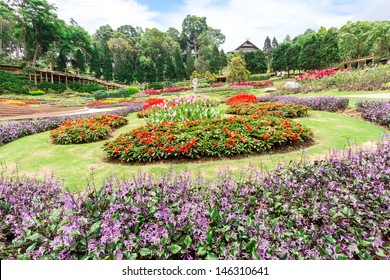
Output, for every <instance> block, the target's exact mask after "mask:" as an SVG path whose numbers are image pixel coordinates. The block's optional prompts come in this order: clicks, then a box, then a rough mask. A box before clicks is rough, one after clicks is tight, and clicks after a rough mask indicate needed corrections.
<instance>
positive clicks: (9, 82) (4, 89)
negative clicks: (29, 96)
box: [0, 71, 32, 94]
mask: <svg viewBox="0 0 390 280" xmlns="http://www.w3.org/2000/svg"><path fill="white" fill-rule="evenodd" d="M31 87H32V83H31V82H29V81H28V79H27V77H25V76H18V75H13V74H11V73H9V72H5V71H0V93H18V94H25V93H28V91H29V89H30V88H31Z"/></svg>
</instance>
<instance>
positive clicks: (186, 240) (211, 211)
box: [0, 135, 390, 260]
mask: <svg viewBox="0 0 390 280" xmlns="http://www.w3.org/2000/svg"><path fill="white" fill-rule="evenodd" d="M389 163H390V136H389V135H387V136H385V137H384V140H383V141H382V142H381V143H380V144H378V147H377V149H376V150H360V151H358V152H352V151H348V152H345V153H341V152H336V151H335V152H333V153H331V154H330V155H329V156H328V158H327V159H324V160H319V161H315V162H314V163H311V164H309V163H300V164H291V165H289V166H285V167H282V166H280V167H278V168H277V169H276V170H275V171H274V172H272V173H267V174H261V173H260V172H259V171H257V170H254V169H248V170H243V171H242V172H241V173H240V174H236V175H233V174H231V173H230V172H229V171H224V172H221V173H220V175H219V176H218V178H216V179H215V180H213V181H208V180H205V179H203V178H202V177H196V178H194V177H193V176H191V174H190V173H189V172H184V173H174V172H173V171H169V172H168V173H167V174H165V175H161V176H155V177H153V176H151V175H147V174H140V175H139V176H137V177H136V178H134V179H133V180H129V181H120V180H116V179H107V180H106V182H105V183H104V185H103V187H102V188H95V187H92V186H90V187H89V188H88V189H87V190H86V191H82V192H80V193H70V192H68V191H64V190H63V187H62V186H61V183H60V181H59V180H57V179H55V178H47V179H45V180H43V181H40V180H36V179H26V178H19V177H17V176H14V177H12V178H3V179H0V248H2V249H1V250H0V258H1V259H341V260H342V259H363V260H368V259H382V260H383V259H387V260H389V259H390V165H389Z"/></svg>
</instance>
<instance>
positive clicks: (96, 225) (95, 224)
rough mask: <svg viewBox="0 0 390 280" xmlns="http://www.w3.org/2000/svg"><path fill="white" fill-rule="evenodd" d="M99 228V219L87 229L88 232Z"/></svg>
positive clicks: (93, 231)
mask: <svg viewBox="0 0 390 280" xmlns="http://www.w3.org/2000/svg"><path fill="white" fill-rule="evenodd" d="M99 229H100V221H99V222H96V223H94V224H93V225H92V226H91V228H90V229H89V232H90V233H95V232H97V231H98V230H99Z"/></svg>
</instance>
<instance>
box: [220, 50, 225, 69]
mask: <svg viewBox="0 0 390 280" xmlns="http://www.w3.org/2000/svg"><path fill="white" fill-rule="evenodd" d="M219 61H220V65H221V68H224V67H226V66H227V57H226V54H225V51H224V50H223V49H221V51H220V52H219Z"/></svg>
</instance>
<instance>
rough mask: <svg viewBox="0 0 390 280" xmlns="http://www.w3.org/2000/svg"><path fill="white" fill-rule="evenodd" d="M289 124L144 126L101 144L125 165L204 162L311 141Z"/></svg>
mask: <svg viewBox="0 0 390 280" xmlns="http://www.w3.org/2000/svg"><path fill="white" fill-rule="evenodd" d="M312 135H313V132H312V131H311V130H309V129H307V128H306V127H304V126H302V125H301V124H299V123H296V122H294V121H291V120H287V119H282V118H275V117H264V116H251V117H241V116H235V117H230V118H228V119H216V120H215V119H214V120H211V119H205V120H200V121H199V120H195V121H190V122H162V123H158V124H152V123H147V124H146V125H145V126H142V127H140V128H137V129H134V130H132V131H130V132H128V133H125V134H121V135H120V136H119V137H118V138H117V139H115V140H113V141H107V142H106V143H105V144H104V150H105V152H106V153H107V155H108V156H109V157H111V158H113V159H119V160H121V161H126V162H134V161H135V162H137V161H138V162H148V161H153V160H161V159H168V158H170V159H171V158H191V159H195V158H203V157H219V156H231V155H236V154H248V153H252V152H264V151H266V150H269V149H271V148H274V147H279V146H286V145H292V144H294V143H296V142H305V141H309V140H311V139H312Z"/></svg>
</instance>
